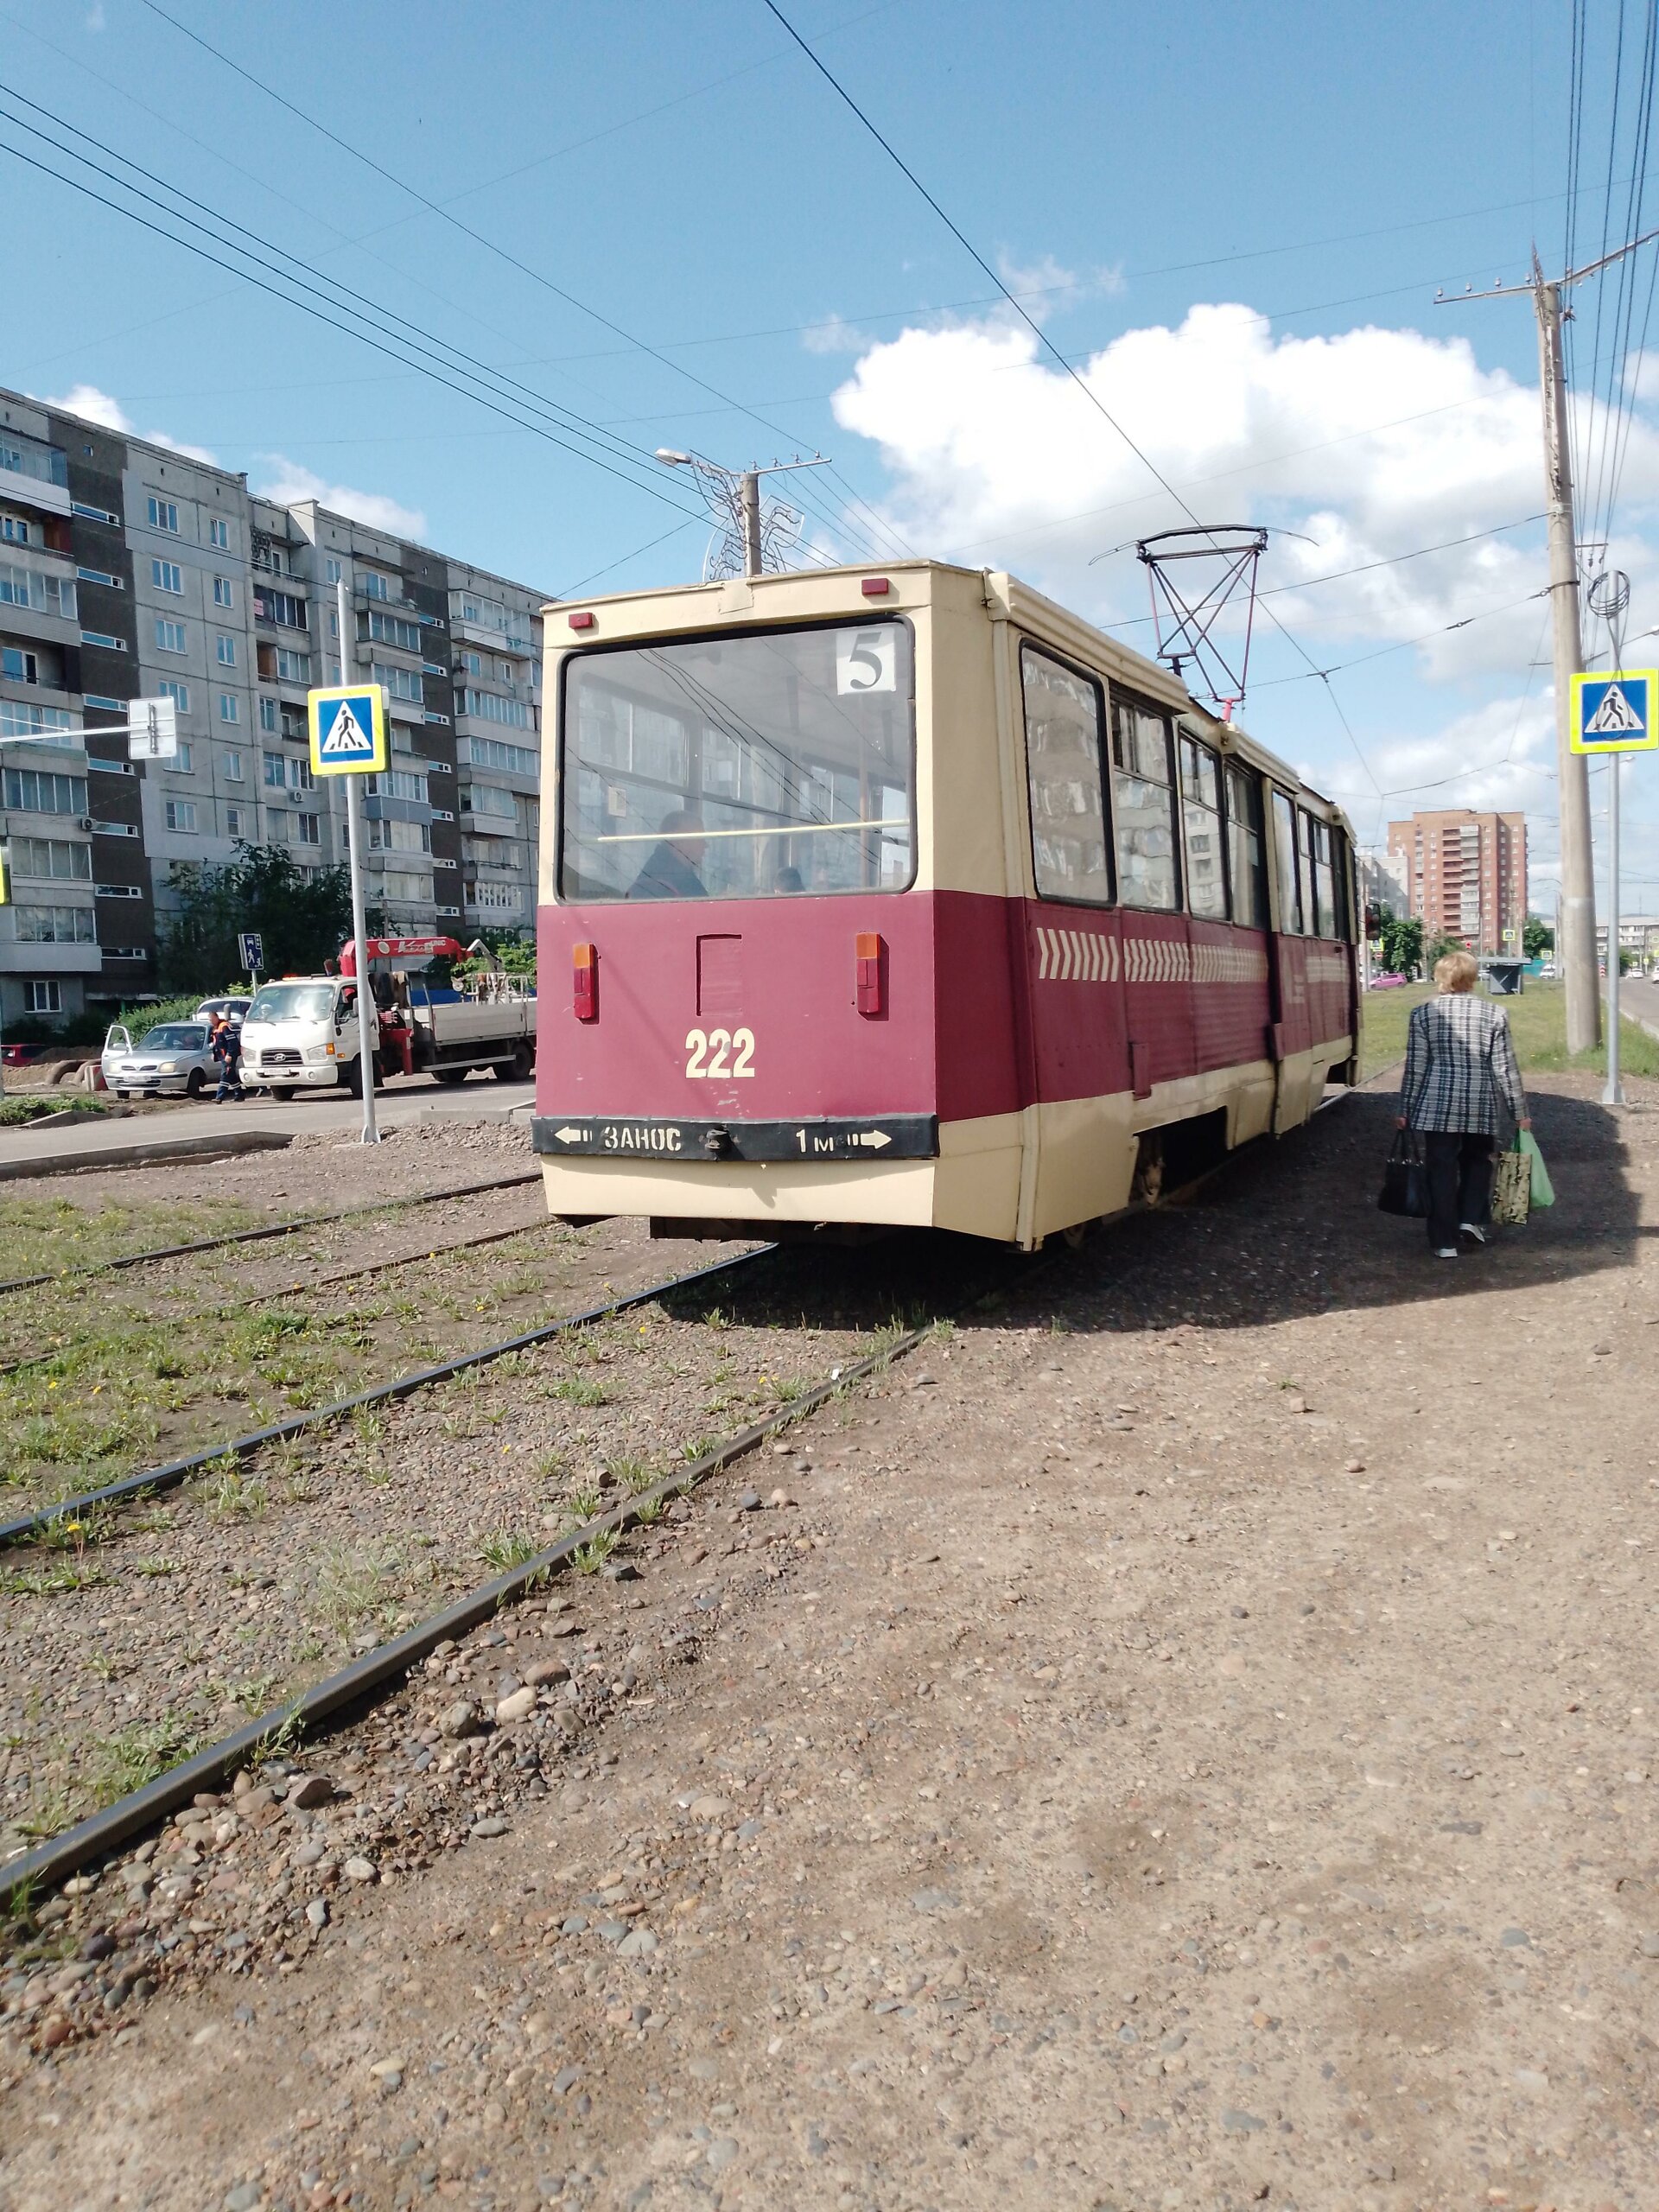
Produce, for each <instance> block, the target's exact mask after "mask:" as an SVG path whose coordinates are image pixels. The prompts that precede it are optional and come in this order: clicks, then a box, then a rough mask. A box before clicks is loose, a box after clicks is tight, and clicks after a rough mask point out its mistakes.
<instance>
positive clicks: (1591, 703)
mask: <svg viewBox="0 0 1659 2212" xmlns="http://www.w3.org/2000/svg"><path fill="white" fill-rule="evenodd" d="M1656 705H1659V670H1656V669H1651V668H1624V669H1619V670H1618V671H1616V672H1615V673H1613V674H1611V675H1605V676H1597V675H1592V674H1585V675H1582V676H1575V677H1573V704H1572V721H1571V730H1570V734H1571V737H1572V742H1573V751H1574V752H1575V753H1651V752H1652V751H1653V749H1654V747H1656V746H1659V718H1656V713H1655V709H1656Z"/></svg>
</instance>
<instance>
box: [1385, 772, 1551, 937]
mask: <svg viewBox="0 0 1659 2212" xmlns="http://www.w3.org/2000/svg"><path fill="white" fill-rule="evenodd" d="M1389 856H1390V858H1391V859H1392V860H1394V861H1395V863H1396V864H1397V866H1398V868H1399V871H1400V873H1401V874H1402V875H1403V877H1404V878H1405V880H1406V884H1407V887H1408V891H1409V893H1410V900H1411V912H1413V913H1414V914H1415V915H1417V916H1418V917H1419V918H1421V921H1422V923H1423V925H1424V926H1425V928H1426V930H1427V934H1428V937H1429V939H1430V941H1431V942H1432V941H1433V939H1434V938H1437V937H1439V936H1441V935H1448V936H1452V937H1457V938H1462V939H1463V941H1464V943H1465V944H1466V945H1467V946H1468V947H1469V950H1471V952H1490V953H1501V952H1514V953H1518V952H1519V951H1520V950H1521V932H1522V925H1524V923H1525V921H1526V918H1527V818H1526V817H1525V815H1524V814H1476V813H1472V812H1471V811H1470V810H1467V809H1466V808H1460V807H1453V808H1446V809H1444V810H1440V811H1437V812H1431V813H1419V814H1414V815H1413V816H1412V817H1411V819H1410V821H1409V822H1390V823H1389Z"/></svg>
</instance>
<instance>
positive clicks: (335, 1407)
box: [0, 1244, 778, 1547]
mask: <svg viewBox="0 0 1659 2212" xmlns="http://www.w3.org/2000/svg"><path fill="white" fill-rule="evenodd" d="M777 1249H778V1248H777V1246H776V1245H775V1244H761V1245H759V1246H757V1247H756V1249H754V1250H753V1251H752V1252H738V1253H736V1254H734V1255H733V1256H732V1257H731V1258H730V1259H728V1260H715V1261H713V1262H710V1264H709V1266H708V1267H706V1268H693V1269H692V1271H691V1273H690V1274H685V1275H671V1276H670V1277H669V1278H668V1279H667V1280H666V1281H663V1282H657V1283H652V1285H651V1286H650V1287H649V1288H647V1289H645V1290H631V1291H629V1292H628V1293H627V1294H626V1296H624V1297H621V1298H613V1299H611V1300H608V1301H607V1303H606V1304H605V1305H603V1306H588V1307H587V1308H586V1309H585V1310H584V1311H583V1312H582V1313H571V1314H568V1315H567V1316H566V1317H565V1318H564V1319H563V1320H558V1321H549V1322H546V1323H544V1324H543V1326H542V1327H541V1328H539V1329H529V1330H526V1331H525V1332H524V1333H523V1334H522V1335H520V1336H516V1337H508V1338H505V1340H504V1341H503V1342H502V1343H500V1344H485V1345H483V1346H482V1347H481V1348H480V1350H478V1351H468V1352H462V1353H461V1354H460V1355H459V1356H458V1357H455V1358H454V1359H446V1360H442V1361H441V1362H440V1363H438V1365H436V1366H435V1367H419V1368H416V1369H415V1370H413V1372H412V1373H410V1374H408V1375H400V1376H397V1378H396V1379H395V1381H393V1382H391V1383H378V1384H377V1385H376V1387H375V1388H374V1389H372V1390H359V1391H357V1392H355V1393H354V1395H353V1396H351V1397H349V1398H336V1399H334V1401H333V1402H331V1403H330V1404H328V1405H326V1406H315V1407H314V1408H312V1409H311V1411H310V1412H309V1413H303V1414H295V1415H294V1416H293V1417H292V1419H291V1420H289V1421H274V1422H272V1423H271V1425H270V1427H268V1428H256V1429H251V1430H250V1431H249V1433H247V1434H246V1435H245V1436H236V1437H231V1438H229V1439H227V1440H226V1441H225V1442H224V1443H221V1444H211V1445H208V1446H206V1447H205V1448H204V1449H203V1450H201V1451H200V1452H188V1453H187V1454H186V1455H185V1457H184V1458H183V1459H168V1461H166V1462H165V1464H164V1465H162V1466H159V1467H149V1468H146V1469H145V1470H144V1471H143V1473H141V1474H137V1475H126V1476H124V1477H123V1478H122V1479H121V1480H120V1481H119V1482H118V1483H107V1484H105V1486H104V1488H103V1489H102V1490H94V1491H86V1494H85V1495H84V1496H82V1497H63V1498H59V1499H58V1500H57V1501H56V1503H54V1504H52V1505H48V1506H42V1508H41V1510H40V1511H39V1512H38V1513H30V1514H26V1515H25V1516H23V1517H22V1519H21V1520H17V1521H8V1522H3V1523H0V1547H3V1546H9V1545H12V1544H26V1543H28V1542H29V1541H30V1540H31V1539H32V1538H35V1537H38V1536H42V1535H45V1534H46V1533H47V1532H48V1529H52V1528H53V1527H54V1526H55V1524H56V1523H57V1522H60V1521H62V1520H66V1519H67V1518H68V1517H69V1516H71V1515H73V1514H81V1513H89V1512H93V1511H96V1510H98V1509H99V1507H102V1506H109V1505H118V1504H121V1503H123V1502H124V1501H125V1500H127V1499H129V1498H134V1497H141V1496H143V1497H150V1496H153V1495H154V1494H155V1493H156V1492H157V1491H166V1490H176V1489H177V1488H178V1486H179V1484H181V1483H182V1482H184V1481H186V1480H188V1478H189V1477H190V1476H191V1475H193V1474H194V1473H195V1472H196V1471H198V1469H200V1468H202V1467H206V1466H209V1465H212V1464H213V1462H214V1461H215V1460H218V1459H248V1458H250V1457H251V1455H252V1454H253V1453H254V1452H258V1451H262V1450H263V1449H264V1446H266V1445H268V1444H280V1443H281V1442H282V1441H283V1439H284V1438H286V1437H289V1436H299V1435H302V1433H304V1431H305V1430H307V1429H308V1428H321V1427H327V1425H328V1424H329V1423H330V1422H333V1421H340V1420H342V1419H343V1418H344V1417H345V1416H346V1414H352V1413H355V1412H356V1411H357V1410H358V1408H359V1407H360V1406H383V1405H387V1404H390V1403H392V1402H395V1401H396V1400H397V1399H400V1398H409V1397H412V1396H413V1395H415V1393H416V1391H417V1390H428V1389H431V1388H432V1387H433V1385H434V1384H435V1383H447V1382H448V1379H449V1377H450V1376H452V1375H461V1374H464V1373H465V1372H466V1370H467V1369H468V1368H470V1367H484V1366H487V1365H488V1363H490V1362H491V1361H492V1360H495V1359H504V1358H505V1357H506V1355H507V1354H508V1353H509V1352H512V1351H526V1350H528V1349H529V1347H530V1346H531V1345H532V1344H546V1343H547V1342H548V1341H549V1339H550V1338H553V1337H561V1336H563V1335H565V1334H566V1333H567V1332H569V1330H572V1329H585V1328H588V1327H590V1326H591V1325H593V1323H594V1322H595V1321H608V1320H610V1319H612V1318H613V1316H614V1315H615V1314H618V1313H628V1312H630V1311H631V1310H632V1308H633V1307H634V1306H648V1305H649V1304H650V1303H651V1301H652V1300H653V1299H655V1298H666V1297H667V1296H668V1295H669V1294H670V1293H671V1292H672V1291H677V1290H687V1289H690V1287H691V1286H692V1285H693V1284H695V1283H700V1282H707V1281H709V1280H710V1279H711V1278H712V1277H714V1276H715V1275H722V1274H730V1273H731V1272H732V1271H733V1270H734V1269H735V1268H744V1267H748V1266H750V1265H752V1264H753V1262H754V1261H756V1260H763V1259H765V1258H766V1255H767V1254H768V1253H771V1252H775V1251H776V1250H777Z"/></svg>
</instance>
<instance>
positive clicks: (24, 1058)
mask: <svg viewBox="0 0 1659 2212" xmlns="http://www.w3.org/2000/svg"><path fill="white" fill-rule="evenodd" d="M46 1049H47V1048H46V1046H44V1045H7V1046H0V1063H3V1065H5V1066H7V1067H9V1068H26V1067H28V1066H29V1064H30V1062H31V1061H34V1060H38V1059H40V1058H41V1057H42V1056H43V1055H44V1053H45V1052H46Z"/></svg>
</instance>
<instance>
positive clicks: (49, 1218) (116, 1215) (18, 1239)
mask: <svg viewBox="0 0 1659 2212" xmlns="http://www.w3.org/2000/svg"><path fill="white" fill-rule="evenodd" d="M60 1103H62V1102H60ZM73 1103H75V1104H77V1105H80V1104H83V1103H85V1101H84V1099H83V1098H82V1097H79V1096H77V1097H76V1098H75V1100H74V1102H73ZM269 1218H270V1216H269V1215H267V1214H264V1213H262V1212H261V1211H259V1210H258V1209H257V1207H254V1206H248V1205H236V1204H226V1202H225V1201H224V1200H222V1199H216V1200H215V1201H214V1205H213V1233H214V1234H221V1233H222V1234H228V1233H229V1232H230V1231H232V1230H238V1229H255V1228H257V1227H258V1226H259V1225H260V1224H261V1223H262V1222H264V1221H266V1220H268V1219H269ZM179 1228H180V1224H179V1212H178V1208H177V1207H176V1206H175V1205H100V1206H78V1205H72V1204H71V1202H70V1201H69V1200H68V1199H67V1198H4V1199H0V1243H3V1248H4V1251H5V1255H6V1256H5V1264H4V1266H3V1268H0V1275H3V1276H4V1278H5V1279H6V1280H7V1281H11V1280H12V1279H14V1278H15V1277H16V1276H18V1275H32V1274H54V1275H55V1274H71V1273H73V1272H74V1271H75V1270H77V1269H79V1268H92V1267H100V1266H102V1265H104V1264H105V1262H108V1261H110V1260H113V1259H119V1258H121V1257H122V1256H124V1255H125V1254H126V1253H129V1252H148V1251H152V1250H154V1249H156V1247H157V1246H160V1245H163V1244H178V1243H186V1242H188V1238H186V1237H182V1236H181V1235H180V1233H179Z"/></svg>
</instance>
